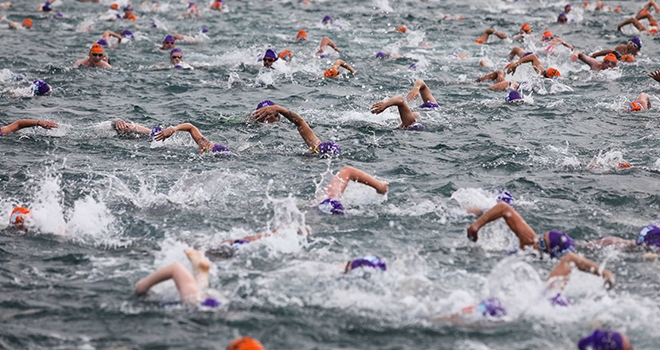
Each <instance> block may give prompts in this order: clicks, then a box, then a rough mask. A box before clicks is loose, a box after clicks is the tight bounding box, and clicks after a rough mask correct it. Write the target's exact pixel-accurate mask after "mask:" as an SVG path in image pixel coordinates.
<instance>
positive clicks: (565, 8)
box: [564, 4, 573, 14]
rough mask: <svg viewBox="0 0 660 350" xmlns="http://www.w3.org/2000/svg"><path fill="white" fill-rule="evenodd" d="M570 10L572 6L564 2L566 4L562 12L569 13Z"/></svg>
mask: <svg viewBox="0 0 660 350" xmlns="http://www.w3.org/2000/svg"><path fill="white" fill-rule="evenodd" d="M571 10H573V6H572V5H571V4H566V6H564V13H565V14H569V13H570V12H571Z"/></svg>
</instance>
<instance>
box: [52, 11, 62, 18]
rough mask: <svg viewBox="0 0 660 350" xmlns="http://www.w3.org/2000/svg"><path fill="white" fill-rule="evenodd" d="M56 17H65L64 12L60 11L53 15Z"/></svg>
mask: <svg viewBox="0 0 660 350" xmlns="http://www.w3.org/2000/svg"><path fill="white" fill-rule="evenodd" d="M53 17H55V18H64V14H63V13H62V12H58V13H56V14H55V15H53Z"/></svg>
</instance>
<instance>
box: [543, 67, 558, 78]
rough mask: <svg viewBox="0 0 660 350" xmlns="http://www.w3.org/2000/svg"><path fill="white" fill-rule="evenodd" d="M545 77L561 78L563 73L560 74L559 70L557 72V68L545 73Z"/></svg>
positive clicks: (549, 69)
mask: <svg viewBox="0 0 660 350" xmlns="http://www.w3.org/2000/svg"><path fill="white" fill-rule="evenodd" d="M545 77H546V78H558V77H561V73H559V70H557V68H548V70H546V71H545Z"/></svg>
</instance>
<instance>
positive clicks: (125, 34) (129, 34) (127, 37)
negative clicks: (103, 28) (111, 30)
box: [119, 29, 135, 42]
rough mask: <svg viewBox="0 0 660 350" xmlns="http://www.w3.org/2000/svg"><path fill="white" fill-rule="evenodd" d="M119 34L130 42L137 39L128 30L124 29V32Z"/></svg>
mask: <svg viewBox="0 0 660 350" xmlns="http://www.w3.org/2000/svg"><path fill="white" fill-rule="evenodd" d="M119 34H120V35H121V37H122V38H123V39H129V40H133V39H135V35H133V32H131V31H130V30H128V29H124V30H122V31H121V32H120V33H119ZM120 42H121V41H120Z"/></svg>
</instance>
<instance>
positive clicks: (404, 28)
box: [396, 26, 408, 33]
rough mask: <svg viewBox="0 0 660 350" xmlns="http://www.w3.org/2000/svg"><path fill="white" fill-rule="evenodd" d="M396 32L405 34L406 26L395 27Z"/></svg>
mask: <svg viewBox="0 0 660 350" xmlns="http://www.w3.org/2000/svg"><path fill="white" fill-rule="evenodd" d="M396 31H397V32H401V33H405V32H407V31H408V27H406V26H400V27H396Z"/></svg>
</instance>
